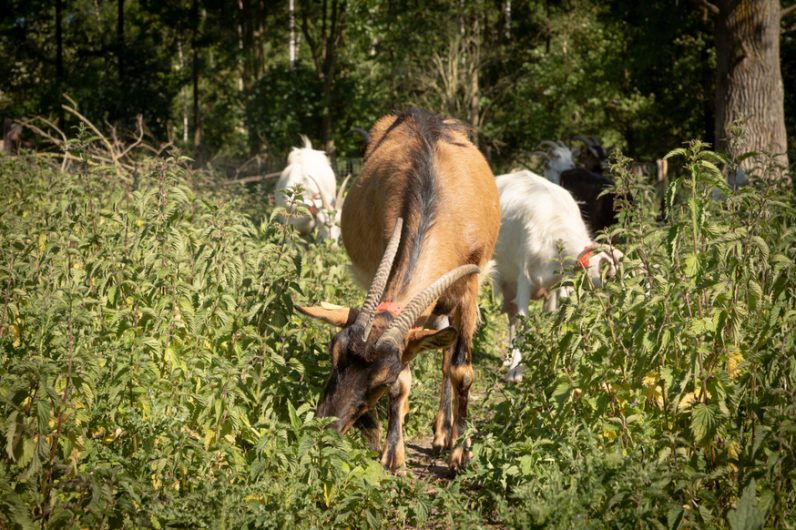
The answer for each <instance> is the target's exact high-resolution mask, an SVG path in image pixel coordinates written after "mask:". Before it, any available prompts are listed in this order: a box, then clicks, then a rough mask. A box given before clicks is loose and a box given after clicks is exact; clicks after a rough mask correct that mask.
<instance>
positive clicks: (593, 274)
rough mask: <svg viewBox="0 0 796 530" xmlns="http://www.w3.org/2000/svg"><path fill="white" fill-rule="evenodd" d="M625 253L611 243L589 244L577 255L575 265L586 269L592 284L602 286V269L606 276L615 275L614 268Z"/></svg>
mask: <svg viewBox="0 0 796 530" xmlns="http://www.w3.org/2000/svg"><path fill="white" fill-rule="evenodd" d="M624 257H625V255H624V254H623V253H622V251H620V250H619V249H618V248H615V247H613V246H611V245H596V244H591V245H589V246H587V247H586V248H585V249H583V252H581V253H580V255H579V256H578V257H577V265H578V266H579V267H581V268H583V269H586V270H587V271H588V275H589V278H590V279H591V283H592V285H594V286H595V287H597V288H601V287H602V286H603V271H605V277H606V278H613V277H614V276H616V268H617V266H618V265H619V262H620V261H622V258H624Z"/></svg>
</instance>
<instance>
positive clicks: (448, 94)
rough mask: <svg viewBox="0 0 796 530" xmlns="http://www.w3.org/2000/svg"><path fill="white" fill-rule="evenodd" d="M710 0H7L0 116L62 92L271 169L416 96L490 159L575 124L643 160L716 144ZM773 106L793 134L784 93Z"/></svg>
mask: <svg viewBox="0 0 796 530" xmlns="http://www.w3.org/2000/svg"><path fill="white" fill-rule="evenodd" d="M707 3H708V2H701V3H700V2H688V1H678V2H670V1H645V2H638V1H635V0H610V1H597V0H545V1H544V2H541V1H538V2H528V1H518V0H513V1H512V0H492V1H487V0H467V1H460V0H432V1H423V2H410V1H406V0H323V1H320V0H296V1H295V2H292V3H291V2H288V1H287V0H278V1H275V0H238V1H234V2H231V1H224V0H179V1H176V0H172V1H170V2H156V1H152V0H101V1H99V0H91V1H89V0H70V1H68V2H66V1H64V0H54V1H51V0H46V1H44V0H11V1H9V2H6V3H5V4H4V5H5V6H6V8H5V9H2V10H0V118H10V119H18V118H22V117H31V116H33V115H46V116H48V117H50V118H51V119H53V120H56V119H60V120H61V121H62V123H61V124H60V125H61V128H62V129H65V130H66V129H69V128H70V127H71V126H72V125H74V124H75V123H76V120H75V119H74V118H73V117H72V116H70V115H69V114H65V113H64V112H63V110H62V109H61V105H62V104H63V103H64V100H63V98H62V97H61V94H64V93H65V94H68V95H70V96H71V97H72V98H74V99H75V100H76V101H78V102H79V103H80V105H81V111H82V112H83V113H84V114H85V115H86V116H87V117H88V118H89V119H91V120H92V121H93V122H95V123H104V122H105V121H107V122H109V123H111V124H113V125H115V126H117V127H118V128H119V130H121V131H126V130H129V129H132V128H133V126H134V124H135V118H136V115H138V114H141V115H143V117H144V122H145V124H146V126H147V128H148V132H149V133H150V134H152V135H153V137H154V138H155V139H157V141H158V142H160V141H166V140H167V139H168V140H173V141H174V142H175V144H177V145H179V146H180V147H181V148H182V149H183V152H187V153H189V154H190V155H191V156H192V157H193V158H195V159H200V160H203V161H211V162H213V163H214V164H215V165H216V167H220V166H222V165H226V164H228V163H229V162H230V160H237V161H242V160H246V159H249V158H250V157H252V156H254V155H262V156H265V157H266V158H268V161H269V162H270V163H273V164H274V165H275V166H278V165H280V164H282V163H283V162H284V156H285V152H286V150H287V149H288V148H289V147H290V146H291V145H295V144H296V142H297V141H298V135H299V134H307V135H309V136H310V138H311V139H313V141H314V142H315V144H316V145H323V146H324V147H325V148H326V149H328V150H330V151H332V152H334V154H336V155H343V156H357V155H358V154H359V151H358V145H357V138H356V137H353V136H350V135H347V134H346V133H347V131H349V130H350V129H351V128H352V127H365V128H368V127H369V126H370V125H371V124H372V123H373V122H374V120H375V119H376V118H377V117H378V116H381V115H382V114H384V113H385V112H386V111H388V110H390V109H393V108H404V107H406V106H407V105H410V104H413V105H418V106H423V107H426V108H429V109H431V110H434V111H435V112H438V113H440V114H443V115H446V116H453V117H456V118H459V119H461V120H463V121H465V122H466V123H469V124H470V125H472V126H473V128H474V129H475V130H476V131H477V135H478V138H477V140H478V142H479V147H480V148H481V149H482V150H483V151H484V152H485V153H486V154H487V155H488V157H489V158H490V159H491V161H492V163H493V164H494V165H495V166H496V167H498V168H499V169H508V168H509V167H511V166H512V165H513V164H516V163H518V162H519V161H522V160H523V159H524V158H527V156H528V154H529V153H530V152H531V151H533V150H534V149H535V148H536V145H537V144H538V143H539V141H540V140H543V139H556V138H562V139H569V138H571V137H572V136H573V135H577V134H586V135H591V134H593V135H597V136H599V137H600V138H602V139H603V141H604V142H605V143H606V145H610V146H618V147H621V148H622V150H623V152H625V153H626V154H627V155H629V156H632V157H634V158H636V159H638V160H644V161H653V160H655V158H658V157H661V156H663V155H664V154H666V153H667V152H668V151H669V150H670V149H673V148H675V147H677V145H679V142H681V141H682V140H683V139H684V138H701V139H702V140H704V141H706V142H709V143H711V144H713V145H716V141H715V140H716V138H715V137H714V125H713V123H714V117H715V109H714V101H715V97H716V49H715V43H714V27H713V26H714V24H713V20H712V18H711V15H710V13H709V11H708V10H707V9H706V8H705V7H704V5H705V4H707ZM782 4H783V7H785V6H790V5H792V4H793V2H792V0H783V2H782ZM291 5H294V8H293V10H292V11H291V9H290V6H291ZM291 13H292V15H293V24H292V26H291ZM793 17H794V15H793V14H791V15H790V16H789V17H785V18H784V19H783V21H782V35H781V49H782V53H781V65H782V72H783V80H784V86H785V87H793V86H796V31H794V27H793V20H794V18H793ZM291 42H294V43H295V44H296V55H295V58H294V59H293V60H292V61H291V56H290V49H291V48H290V44H291ZM785 108H786V112H785V120H786V123H787V127H788V131H789V137H790V138H792V139H793V138H796V112H794V109H796V92H794V91H793V90H786V93H785ZM790 146H791V148H793V140H791V144H790Z"/></svg>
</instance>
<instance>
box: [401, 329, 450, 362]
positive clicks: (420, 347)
mask: <svg viewBox="0 0 796 530" xmlns="http://www.w3.org/2000/svg"><path fill="white" fill-rule="evenodd" d="M458 337H459V332H458V331H456V328H453V327H450V326H449V327H447V328H445V329H440V330H436V329H424V328H413V329H411V330H410V331H409V338H408V341H407V344H406V349H405V350H404V354H403V356H402V357H401V361H402V362H404V363H408V362H409V361H411V360H412V359H414V358H415V356H416V355H417V354H418V353H420V352H421V351H424V350H435V349H437V348H447V347H448V346H450V345H451V344H453V343H454V342H456V339H457V338H458Z"/></svg>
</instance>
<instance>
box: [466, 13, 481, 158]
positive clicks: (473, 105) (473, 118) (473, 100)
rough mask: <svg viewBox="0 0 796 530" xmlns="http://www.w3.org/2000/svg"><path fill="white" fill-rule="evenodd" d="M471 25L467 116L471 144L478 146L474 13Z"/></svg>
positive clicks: (478, 30)
mask: <svg viewBox="0 0 796 530" xmlns="http://www.w3.org/2000/svg"><path fill="white" fill-rule="evenodd" d="M472 17H473V19H472V24H471V26H470V29H471V31H472V35H470V39H469V41H470V46H469V48H470V49H469V55H470V57H469V60H470V64H469V68H468V69H467V71H468V73H469V76H470V79H469V82H470V87H469V88H470V89H469V96H470V101H469V102H468V103H469V107H470V109H469V111H470V112H469V114H470V120H469V121H470V127H472V135H473V138H472V140H473V143H474V144H475V145H476V146H478V144H479V135H478V130H479V128H480V127H481V93H480V82H479V81H480V79H479V74H480V72H481V28H480V25H479V23H478V22H479V21H478V13H477V12H474V13H473V15H472Z"/></svg>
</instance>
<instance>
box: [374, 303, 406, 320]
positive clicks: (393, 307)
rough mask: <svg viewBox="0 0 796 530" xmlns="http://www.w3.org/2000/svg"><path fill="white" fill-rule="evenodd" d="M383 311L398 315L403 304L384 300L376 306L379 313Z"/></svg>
mask: <svg viewBox="0 0 796 530" xmlns="http://www.w3.org/2000/svg"><path fill="white" fill-rule="evenodd" d="M382 311H387V312H388V313H389V314H391V315H392V316H394V317H397V316H398V313H400V312H401V306H400V305H398V304H396V303H395V302H389V301H384V302H382V303H380V304H379V305H378V307H377V308H376V312H377V313H381V312H382Z"/></svg>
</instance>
